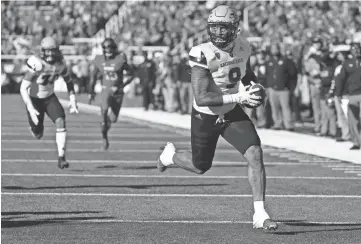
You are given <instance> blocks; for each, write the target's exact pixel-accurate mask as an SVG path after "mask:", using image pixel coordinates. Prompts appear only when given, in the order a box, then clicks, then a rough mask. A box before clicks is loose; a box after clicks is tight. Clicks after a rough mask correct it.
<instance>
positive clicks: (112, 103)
mask: <svg viewBox="0 0 361 244" xmlns="http://www.w3.org/2000/svg"><path fill="white" fill-rule="evenodd" d="M102 49H103V55H97V56H96V57H95V59H94V61H93V64H94V69H93V72H92V74H91V78H90V85H89V88H90V91H89V104H90V103H91V102H92V101H93V100H94V97H95V93H94V86H95V82H96V80H97V77H98V76H99V75H100V76H102V79H101V80H102V91H101V93H100V96H101V134H102V139H103V149H104V150H107V149H108V148H109V140H108V130H109V129H110V126H111V124H112V123H115V122H116V121H117V119H118V115H119V111H120V108H121V106H122V102H123V97H124V91H123V88H124V87H125V86H126V85H128V84H129V83H130V82H131V81H132V80H133V78H134V76H133V74H132V72H131V69H130V66H129V65H128V63H127V57H126V55H125V54H124V53H118V48H117V44H116V43H115V41H114V40H113V39H112V38H105V40H104V41H103V43H102ZM124 74H125V75H126V76H127V80H125V81H123V75H124Z"/></svg>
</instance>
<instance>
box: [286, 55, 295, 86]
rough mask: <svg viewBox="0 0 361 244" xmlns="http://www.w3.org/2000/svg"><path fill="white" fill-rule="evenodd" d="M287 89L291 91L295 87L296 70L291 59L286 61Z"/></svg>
mask: <svg viewBox="0 0 361 244" xmlns="http://www.w3.org/2000/svg"><path fill="white" fill-rule="evenodd" d="M287 72H288V89H290V90H291V91H293V90H294V89H295V88H296V86H297V68H296V64H295V62H293V60H292V59H288V60H287Z"/></svg>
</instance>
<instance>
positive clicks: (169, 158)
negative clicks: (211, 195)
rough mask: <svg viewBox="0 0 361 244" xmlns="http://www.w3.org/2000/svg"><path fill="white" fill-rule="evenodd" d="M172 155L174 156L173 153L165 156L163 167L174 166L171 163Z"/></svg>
mask: <svg viewBox="0 0 361 244" xmlns="http://www.w3.org/2000/svg"><path fill="white" fill-rule="evenodd" d="M174 154H175V152H172V153H169V154H166V155H165V157H164V158H165V160H164V161H163V160H162V163H163V165H165V166H168V165H171V164H174V162H173V155H174Z"/></svg>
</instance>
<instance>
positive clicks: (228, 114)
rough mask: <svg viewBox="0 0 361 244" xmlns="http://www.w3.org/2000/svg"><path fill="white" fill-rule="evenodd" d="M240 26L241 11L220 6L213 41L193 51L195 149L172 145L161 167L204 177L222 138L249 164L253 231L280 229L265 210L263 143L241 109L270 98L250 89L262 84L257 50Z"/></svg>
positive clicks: (211, 28) (212, 22) (211, 29)
mask: <svg viewBox="0 0 361 244" xmlns="http://www.w3.org/2000/svg"><path fill="white" fill-rule="evenodd" d="M238 23H239V20H238V17H237V12H236V11H235V10H234V9H232V8H230V7H228V6H225V5H221V6H218V7H217V8H215V9H214V10H212V12H211V14H210V15H209V18H208V34H209V36H210V40H211V41H210V42H207V43H203V44H200V45H198V46H195V47H193V48H192V49H191V51H190V52H189V59H190V62H189V64H190V66H191V67H192V75H191V80H192V87H193V93H194V102H193V111H192V115H191V146H192V150H191V151H176V149H175V146H174V144H173V143H170V142H168V143H167V145H166V146H165V148H164V150H163V152H162V154H161V155H160V157H159V160H158V164H157V167H158V169H159V171H161V172H163V171H164V170H165V169H166V168H167V166H168V165H171V164H176V165H177V166H179V167H181V168H183V169H186V170H189V171H191V172H194V173H197V174H204V173H205V172H206V171H208V170H209V169H210V168H211V166H212V161H213V157H214V153H215V149H216V145H217V141H218V138H219V136H220V135H222V136H223V137H224V139H226V140H227V141H228V142H229V143H230V144H231V145H232V146H233V147H234V148H235V149H237V150H238V151H239V152H240V153H241V154H242V155H243V156H244V157H245V159H246V160H247V161H248V178H249V182H250V184H251V187H252V192H253V201H254V215H253V227H254V228H261V229H267V230H275V229H277V223H276V222H274V221H272V220H271V219H270V217H269V215H268V214H267V212H266V210H265V209H264V200H265V188H266V187H265V186H266V175H265V170H264V164H263V160H262V148H261V142H260V138H259V137H258V134H257V132H256V129H255V127H254V125H253V123H252V122H251V120H250V119H249V117H248V116H247V115H246V113H245V112H244V111H243V109H242V107H241V106H240V104H241V105H242V106H243V105H244V106H250V107H257V106H260V105H261V103H262V99H263V98H264V97H260V96H256V95H255V94H254V93H255V92H258V91H259V90H260V88H253V87H252V86H250V84H251V82H252V81H256V76H255V75H254V73H253V71H252V70H251V67H250V64H249V57H250V54H251V47H250V44H249V43H248V42H247V40H246V39H244V38H242V37H241V36H239V35H237V31H238ZM241 79H242V80H241ZM252 85H253V83H252ZM248 87H249V89H248Z"/></svg>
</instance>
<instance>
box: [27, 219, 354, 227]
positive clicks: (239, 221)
mask: <svg viewBox="0 0 361 244" xmlns="http://www.w3.org/2000/svg"><path fill="white" fill-rule="evenodd" d="M28 220H29V219H25V220H20V221H28ZM36 220H37V221H43V220H42V219H36ZM44 221H45V220H44ZM51 221H55V222H63V223H139V224H146V223H148V224H152V223H156V224H252V223H253V222H252V221H247V220H136V219H134V220H132V219H83V220H76V219H74V220H66V219H52V220H51ZM275 221H276V222H277V223H279V224H297V223H300V224H311V225H312V224H314V225H345V226H346V225H360V224H361V222H352V221H351V222H345V221H334V222H332V221H277V220H275Z"/></svg>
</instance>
